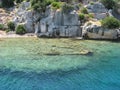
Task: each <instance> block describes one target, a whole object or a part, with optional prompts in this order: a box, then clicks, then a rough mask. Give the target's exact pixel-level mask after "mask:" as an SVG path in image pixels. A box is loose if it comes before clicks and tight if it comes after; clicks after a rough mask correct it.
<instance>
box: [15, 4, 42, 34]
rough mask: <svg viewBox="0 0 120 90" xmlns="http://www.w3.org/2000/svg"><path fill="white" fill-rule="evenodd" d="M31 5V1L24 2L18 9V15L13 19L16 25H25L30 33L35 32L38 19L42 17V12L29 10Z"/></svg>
mask: <svg viewBox="0 0 120 90" xmlns="http://www.w3.org/2000/svg"><path fill="white" fill-rule="evenodd" d="M29 7H30V2H22V4H21V5H20V7H19V8H18V10H16V11H17V12H16V16H15V18H14V20H13V22H14V23H15V25H16V26H17V25H18V24H20V23H22V24H24V25H25V28H26V30H27V32H28V33H34V32H35V24H36V21H37V20H38V19H39V18H40V16H41V15H40V13H38V12H35V11H32V10H28V9H29Z"/></svg>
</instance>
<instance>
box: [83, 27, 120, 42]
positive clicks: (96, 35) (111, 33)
mask: <svg viewBox="0 0 120 90" xmlns="http://www.w3.org/2000/svg"><path fill="white" fill-rule="evenodd" d="M83 30H84V33H83V37H87V38H89V39H110V40H113V39H117V38H119V33H118V32H119V31H120V30H119V29H106V28H103V27H101V26H96V25H88V26H84V27H83Z"/></svg>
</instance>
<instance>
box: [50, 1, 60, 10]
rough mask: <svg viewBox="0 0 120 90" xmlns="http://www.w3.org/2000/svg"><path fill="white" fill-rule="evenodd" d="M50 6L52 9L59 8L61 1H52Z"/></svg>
mask: <svg viewBox="0 0 120 90" xmlns="http://www.w3.org/2000/svg"><path fill="white" fill-rule="evenodd" d="M52 7H53V8H54V9H59V8H60V7H61V3H60V2H53V3H52Z"/></svg>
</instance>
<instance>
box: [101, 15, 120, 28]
mask: <svg viewBox="0 0 120 90" xmlns="http://www.w3.org/2000/svg"><path fill="white" fill-rule="evenodd" d="M101 24H102V26H103V27H105V28H108V29H116V28H119V27H120V21H119V20H117V19H116V18H114V17H106V18H105V19H103V20H102V21H101Z"/></svg>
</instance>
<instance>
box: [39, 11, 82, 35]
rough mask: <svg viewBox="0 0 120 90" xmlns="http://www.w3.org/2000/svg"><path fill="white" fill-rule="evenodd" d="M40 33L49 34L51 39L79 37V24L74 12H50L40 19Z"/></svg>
mask: <svg viewBox="0 0 120 90" xmlns="http://www.w3.org/2000/svg"><path fill="white" fill-rule="evenodd" d="M40 24H41V25H40V32H41V33H49V36H50V37H52V36H54V37H76V36H81V33H82V31H81V29H80V22H79V20H78V15H77V14H76V12H72V13H69V14H64V13H62V12H61V11H59V10H58V11H51V13H50V15H48V16H47V17H45V18H43V19H41V21H40Z"/></svg>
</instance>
